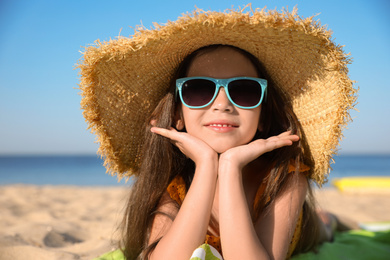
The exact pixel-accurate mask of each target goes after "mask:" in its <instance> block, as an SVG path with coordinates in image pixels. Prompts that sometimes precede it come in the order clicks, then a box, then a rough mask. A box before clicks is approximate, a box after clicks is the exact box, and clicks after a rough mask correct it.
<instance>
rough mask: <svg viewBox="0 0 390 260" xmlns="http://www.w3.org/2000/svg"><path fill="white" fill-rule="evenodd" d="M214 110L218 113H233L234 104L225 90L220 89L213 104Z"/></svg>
mask: <svg viewBox="0 0 390 260" xmlns="http://www.w3.org/2000/svg"><path fill="white" fill-rule="evenodd" d="M212 108H213V110H218V111H228V112H229V111H233V104H232V103H231V102H230V100H229V98H228V97H227V94H226V92H225V89H224V88H220V89H219V91H218V94H217V97H216V98H215V100H214V102H213V104H212Z"/></svg>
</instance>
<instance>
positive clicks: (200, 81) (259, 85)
mask: <svg viewBox="0 0 390 260" xmlns="http://www.w3.org/2000/svg"><path fill="white" fill-rule="evenodd" d="M220 87H223V88H224V90H225V93H226V96H227V97H228V99H229V101H230V102H231V103H232V104H233V105H235V106H236V107H239V108H243V109H252V108H256V107H258V106H259V105H260V104H261V102H262V101H263V98H264V95H266V93H267V80H265V79H260V78H251V77H236V78H230V79H214V78H209V77H188V78H180V79H177V80H176V99H177V93H179V96H180V100H181V102H182V103H183V104H184V105H185V106H187V107H189V108H203V107H207V106H208V105H210V104H211V103H212V102H213V101H214V100H215V98H216V97H217V95H218V91H219V88H220Z"/></svg>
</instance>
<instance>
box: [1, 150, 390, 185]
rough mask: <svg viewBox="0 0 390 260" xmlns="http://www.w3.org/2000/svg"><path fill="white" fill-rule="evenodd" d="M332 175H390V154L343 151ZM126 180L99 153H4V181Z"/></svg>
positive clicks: (111, 182)
mask: <svg viewBox="0 0 390 260" xmlns="http://www.w3.org/2000/svg"><path fill="white" fill-rule="evenodd" d="M335 161H336V163H335V164H332V168H333V170H332V171H331V173H330V175H329V178H328V180H329V182H328V183H327V184H325V187H327V186H328V187H329V186H331V181H332V179H334V178H341V177H350V176H389V177H390V155H339V156H337V157H335ZM131 182H132V180H131V179H130V180H129V181H128V182H127V183H125V181H124V180H122V181H121V182H118V181H117V178H116V177H112V176H111V175H109V174H106V170H105V168H104V167H103V161H102V160H101V159H100V158H99V157H97V156H95V155H91V156H0V185H7V184H36V185H78V186H123V185H130V184H131Z"/></svg>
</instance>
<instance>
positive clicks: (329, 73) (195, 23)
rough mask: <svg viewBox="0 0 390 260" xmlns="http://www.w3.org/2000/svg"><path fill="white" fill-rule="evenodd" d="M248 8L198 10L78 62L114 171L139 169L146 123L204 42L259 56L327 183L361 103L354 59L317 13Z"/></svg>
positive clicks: (91, 117) (94, 125)
mask: <svg viewBox="0 0 390 260" xmlns="http://www.w3.org/2000/svg"><path fill="white" fill-rule="evenodd" d="M244 9H245V8H244ZM244 9H242V10H238V11H236V10H228V11H225V12H212V11H207V12H205V11H203V10H199V9H197V10H195V11H194V12H193V13H189V14H184V15H183V16H182V17H180V18H179V19H178V20H177V21H174V22H168V23H167V24H165V25H162V26H161V25H155V28H154V29H150V30H149V29H145V28H138V29H137V30H136V32H135V34H134V35H133V36H131V37H129V38H127V37H118V38H117V39H115V40H110V41H108V42H100V41H96V42H95V45H94V46H90V47H87V48H86V49H85V52H84V54H83V58H82V59H81V61H80V62H79V64H78V68H79V69H80V75H81V83H80V89H81V96H82V101H81V106H82V109H83V110H84V111H83V114H84V117H85V119H86V121H87V122H88V124H89V128H90V129H91V131H92V132H93V133H95V134H96V135H97V141H98V142H99V143H100V147H99V150H98V153H99V154H100V155H101V156H102V157H104V159H105V164H104V165H105V166H106V168H107V171H108V172H110V173H111V174H118V177H119V178H121V177H124V176H127V177H128V176H131V175H132V174H134V173H135V172H136V171H137V169H138V167H139V164H140V160H141V159H140V151H141V149H142V143H143V142H142V141H143V136H144V133H143V131H144V128H143V125H144V124H145V121H146V119H147V118H148V116H149V115H150V113H151V111H152V110H153V109H154V108H155V106H156V105H157V103H158V102H159V100H160V99H161V98H162V97H163V96H164V95H165V93H166V92H167V90H168V88H169V81H170V79H171V77H172V75H173V73H174V72H175V70H176V68H177V67H178V65H179V64H180V62H181V61H182V60H183V59H184V58H185V57H186V56H187V55H189V54H190V53H192V52H193V51H195V50H197V49H199V48H200V47H203V46H207V45H212V44H226V45H233V46H236V47H239V48H241V49H244V50H246V51H248V52H250V53H251V54H253V55H254V56H256V57H257V58H258V59H259V60H260V61H261V62H262V63H263V64H264V65H265V67H266V69H267V71H268V73H269V75H270V77H271V78H272V79H273V80H274V81H275V83H276V85H277V86H280V87H281V88H282V91H283V92H284V93H285V94H287V95H289V96H290V97H291V99H292V102H293V109H294V111H295V113H296V115H297V116H298V119H299V121H300V123H301V125H302V127H303V130H304V133H305V135H306V137H307V142H308V144H309V146H310V151H311V153H312V156H313V158H314V161H315V167H314V169H312V172H311V178H312V179H313V180H315V181H316V182H317V183H318V184H320V185H321V184H322V183H323V182H324V181H325V180H326V175H327V174H328V172H329V169H330V161H331V160H332V156H333V155H334V154H335V152H336V150H337V145H338V143H339V140H340V138H341V136H342V134H341V131H342V129H343V128H344V127H345V126H346V124H347V123H348V121H350V116H349V112H348V111H349V109H350V108H352V107H353V106H354V104H355V101H356V90H355V89H354V88H353V82H352V81H351V80H350V79H349V77H348V75H347V73H348V69H347V64H349V63H350V59H349V58H348V55H346V54H345V53H344V52H343V50H342V47H341V46H339V45H336V44H335V43H334V42H333V41H332V39H331V32H330V31H328V30H327V29H326V28H324V27H322V26H321V25H320V24H319V23H318V22H316V21H313V17H310V18H306V19H304V18H301V17H299V16H298V15H297V10H296V9H294V10H293V11H292V12H288V11H282V12H277V11H266V10H264V9H262V10H260V9H258V10H252V9H251V8H250V9H251V10H250V11H249V12H247V11H245V10H244Z"/></svg>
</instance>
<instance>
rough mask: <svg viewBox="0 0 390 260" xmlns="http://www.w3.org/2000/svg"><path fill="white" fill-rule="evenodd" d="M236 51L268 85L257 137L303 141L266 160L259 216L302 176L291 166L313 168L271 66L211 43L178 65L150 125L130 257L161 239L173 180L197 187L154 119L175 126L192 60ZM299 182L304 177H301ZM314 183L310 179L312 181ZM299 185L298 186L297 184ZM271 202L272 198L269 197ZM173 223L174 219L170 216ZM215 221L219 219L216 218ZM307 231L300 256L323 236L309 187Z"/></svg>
mask: <svg viewBox="0 0 390 260" xmlns="http://www.w3.org/2000/svg"><path fill="white" fill-rule="evenodd" d="M226 47H229V48H233V49H235V50H237V51H239V52H240V53H242V54H244V55H245V56H246V57H248V58H249V59H250V60H251V62H252V63H253V65H254V66H255V67H256V69H257V72H258V76H259V77H261V78H264V79H267V81H268V88H267V97H266V100H265V101H263V103H262V110H261V115H260V116H261V123H260V124H262V125H261V129H262V130H261V131H258V132H257V133H256V135H255V137H254V139H259V138H268V137H270V136H274V135H278V134H280V133H282V132H285V131H286V130H291V131H292V132H293V133H295V134H297V135H299V136H300V137H301V139H300V141H299V142H296V143H295V144H294V145H292V146H289V147H283V148H280V149H277V150H275V151H272V152H269V153H266V154H264V155H262V156H261V161H262V162H264V163H263V164H264V166H265V169H266V170H267V172H269V174H268V176H267V178H266V181H267V186H266V189H265V192H264V194H263V196H262V198H261V200H260V203H258V204H257V205H258V206H257V208H256V209H255V214H254V215H255V216H258V215H259V214H260V212H263V211H264V210H267V208H268V206H269V205H270V204H271V203H272V201H273V200H274V199H275V198H276V196H277V195H278V194H279V193H280V191H281V190H282V189H284V188H286V187H285V186H286V185H285V184H286V183H287V179H288V178H291V176H297V174H293V175H291V174H290V175H288V174H287V173H288V166H289V164H290V163H291V160H293V161H294V162H295V164H296V172H299V165H300V163H304V164H305V165H307V166H309V167H313V165H314V163H313V160H312V158H311V156H310V150H309V147H308V146H307V144H306V142H305V138H304V133H303V131H302V128H301V126H300V124H299V121H298V119H297V117H296V115H295V114H294V112H293V109H292V106H291V102H290V100H289V99H288V98H287V97H286V96H285V95H283V92H281V91H280V90H279V88H278V87H277V86H276V85H275V84H274V82H273V81H272V79H271V78H270V77H269V75H268V74H267V71H266V69H265V67H264V66H263V65H262V64H261V62H260V61H259V60H258V59H257V58H255V57H254V56H253V55H252V54H250V53H248V52H246V51H244V50H242V49H239V48H237V47H234V46H226V45H211V46H206V47H203V48H200V49H199V50H197V51H195V52H193V53H192V54H190V55H189V56H187V57H186V58H185V59H184V60H183V62H182V63H181V64H180V66H179V67H178V69H177V71H176V74H175V75H174V77H173V78H172V82H171V88H170V90H169V91H168V93H167V94H166V95H165V96H164V97H163V99H162V100H161V101H160V102H159V104H158V105H157V106H156V108H155V110H154V112H153V113H152V114H151V116H150V118H149V120H148V121H147V122H145V143H144V146H143V151H142V159H143V160H142V164H141V167H140V170H139V172H138V174H137V176H138V177H137V179H136V180H135V182H134V185H133V187H132V189H131V193H130V197H129V200H128V203H127V208H126V212H125V216H124V218H123V222H122V232H123V241H122V244H121V248H122V249H123V252H124V254H125V257H126V258H127V259H146V258H148V255H149V254H150V253H151V251H152V250H153V249H154V247H155V246H156V245H157V243H158V241H154V242H153V243H152V244H150V245H149V244H148V243H149V234H150V229H151V225H152V222H153V219H154V216H155V215H156V214H165V213H162V212H159V211H158V205H159V202H160V200H161V197H162V196H163V194H164V193H165V192H166V188H167V186H168V184H169V183H170V182H171V181H172V179H173V178H174V177H175V176H177V175H181V176H182V177H183V179H184V181H185V183H186V189H188V188H189V186H190V185H191V181H192V178H193V174H194V170H195V165H194V163H193V162H192V161H191V160H190V159H187V158H186V157H185V156H184V155H183V154H182V153H181V152H180V151H179V150H178V149H177V148H176V147H175V146H174V145H172V144H171V142H170V141H169V140H168V139H167V138H164V137H161V136H158V135H155V134H152V133H151V132H150V120H155V121H156V124H157V126H158V127H163V128H169V127H171V126H173V125H174V123H175V122H174V118H175V113H176V110H177V102H175V97H174V89H175V84H174V82H175V79H177V78H181V77H185V76H186V74H187V69H188V67H189V65H190V64H191V62H192V60H193V59H194V58H195V57H196V56H198V55H201V54H203V53H206V52H210V51H213V50H215V49H217V48H226ZM297 180H298V179H297ZM308 181H309V180H308ZM296 183H297V182H296ZM268 198H269V199H268ZM169 217H171V218H172V219H173V218H174V216H169ZM212 219H213V217H212ZM303 219H304V221H303V230H302V233H301V234H302V235H301V239H300V242H299V243H298V246H297V249H296V252H302V251H307V250H309V249H311V248H313V246H314V245H315V244H316V242H315V239H313V238H315V237H318V235H317V232H318V228H317V220H316V218H315V212H314V204H313V203H312V196H311V188H310V185H309V192H308V199H307V200H306V202H305V204H304V208H303Z"/></svg>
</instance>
